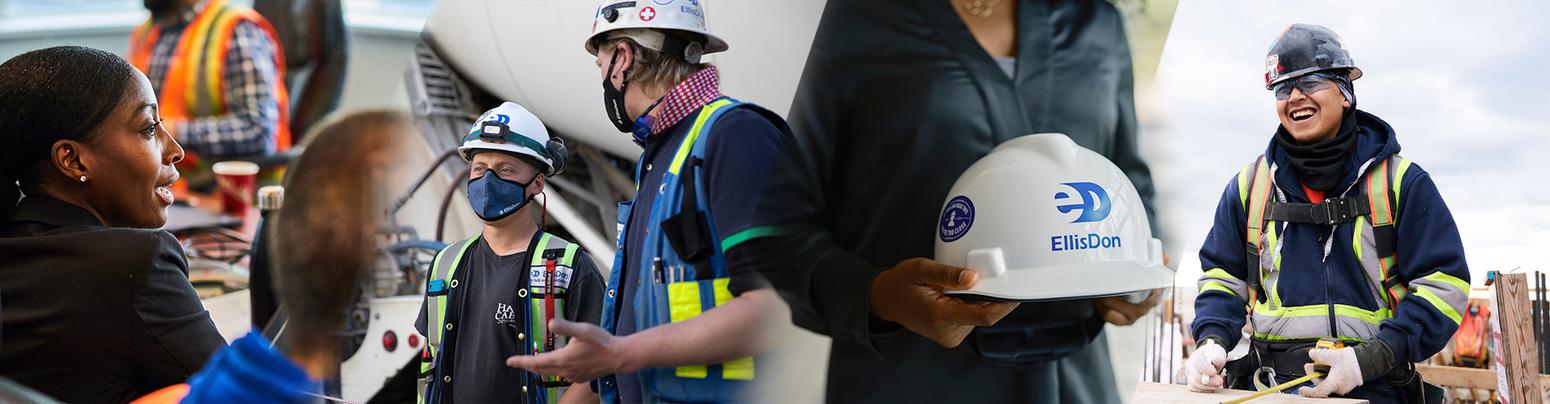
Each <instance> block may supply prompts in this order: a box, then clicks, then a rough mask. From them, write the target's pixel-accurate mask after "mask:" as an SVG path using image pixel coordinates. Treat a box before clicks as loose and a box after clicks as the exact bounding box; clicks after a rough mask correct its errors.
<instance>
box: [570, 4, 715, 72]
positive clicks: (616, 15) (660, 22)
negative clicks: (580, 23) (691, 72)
mask: <svg viewBox="0 0 1550 404" xmlns="http://www.w3.org/2000/svg"><path fill="white" fill-rule="evenodd" d="M700 1H702V0H623V1H621V0H602V1H599V2H598V5H597V12H595V13H594V14H593V15H592V35H588V36H587V42H586V44H584V46H586V49H587V52H588V53H591V54H593V55H597V45H598V42H600V41H601V40H604V39H612V38H618V37H629V38H631V39H634V40H635V42H636V43H639V44H640V45H641V46H644V47H646V48H648V49H651V50H654V51H657V52H662V53H665V54H669V55H674V56H678V57H681V58H683V59H685V60H688V61H689V62H690V63H699V60H700V56H701V55H705V54H711V53H716V52H721V51H725V50H727V43H726V41H723V40H721V38H720V37H717V36H715V35H713V34H711V33H710V31H706V30H705V10H704V9H703V8H701V7H700ZM668 30H673V31H678V33H677V34H676V35H669V33H668V32H665V31H668ZM684 33H687V34H690V35H683V34H684ZM700 38H704V39H703V40H701V39H700Z"/></svg>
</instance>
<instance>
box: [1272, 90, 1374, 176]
mask: <svg viewBox="0 0 1550 404" xmlns="http://www.w3.org/2000/svg"><path fill="white" fill-rule="evenodd" d="M1356 137H1357V134H1356V108H1354V107H1353V108H1346V109H1345V111H1342V115H1341V117H1340V129H1339V131H1338V132H1336V133H1335V137H1332V138H1329V139H1325V140H1323V141H1320V142H1317V143H1311V144H1301V143H1298V142H1297V139H1295V138H1293V137H1292V134H1291V133H1289V132H1287V131H1286V128H1285V127H1281V128H1279V129H1277V130H1276V143H1277V144H1278V145H1280V146H1281V149H1283V150H1285V151H1286V159H1287V160H1288V161H1290V162H1291V163H1292V169H1293V170H1296V171H1297V179H1300V180H1302V183H1303V185H1307V186H1308V188H1312V189H1316V190H1319V191H1329V190H1330V189H1332V188H1335V187H1336V186H1340V185H1343V184H1340V180H1341V179H1343V178H1345V174H1346V173H1345V167H1346V160H1349V159H1350V158H1351V153H1352V152H1355V151H1356Z"/></svg>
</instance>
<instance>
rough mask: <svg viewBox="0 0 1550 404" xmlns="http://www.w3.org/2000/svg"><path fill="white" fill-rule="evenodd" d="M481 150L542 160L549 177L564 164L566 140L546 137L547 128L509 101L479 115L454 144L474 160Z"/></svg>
mask: <svg viewBox="0 0 1550 404" xmlns="http://www.w3.org/2000/svg"><path fill="white" fill-rule="evenodd" d="M481 150H497V151H503V152H507V153H512V154H516V155H519V156H526V157H530V158H532V159H533V160H536V161H537V162H539V163H543V165H544V166H543V167H539V168H540V169H543V170H544V174H545V175H548V176H551V177H552V176H554V175H556V174H559V173H560V171H562V170H564V168H565V144H564V143H563V142H561V141H560V140H559V139H557V138H551V137H549V129H547V128H544V123H543V122H542V121H539V120H538V117H537V116H534V115H533V113H532V112H528V110H527V108H523V107H522V106H521V105H517V103H514V102H510V101H507V102H504V103H501V105H500V106H498V107H495V109H491V110H489V111H485V112H484V115H480V116H479V120H477V121H474V127H473V128H471V129H469V130H468V134H467V135H464V136H463V145H462V146H460V147H458V148H457V151H458V154H461V155H463V160H465V161H471V160H473V159H474V154H476V153H478V152H479V151H481Z"/></svg>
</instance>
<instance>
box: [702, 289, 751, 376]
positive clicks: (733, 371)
mask: <svg viewBox="0 0 1550 404" xmlns="http://www.w3.org/2000/svg"><path fill="white" fill-rule="evenodd" d="M731 282H732V278H716V279H715V280H713V281H711V288H712V289H714V290H715V293H716V305H717V306H720V305H723V304H726V303H727V302H729V301H732V289H730V288H729V287H728V285H730V284H731ZM721 378H723V379H727V380H753V357H752V356H748V357H742V358H737V359H733V360H730V361H727V362H726V363H723V364H721Z"/></svg>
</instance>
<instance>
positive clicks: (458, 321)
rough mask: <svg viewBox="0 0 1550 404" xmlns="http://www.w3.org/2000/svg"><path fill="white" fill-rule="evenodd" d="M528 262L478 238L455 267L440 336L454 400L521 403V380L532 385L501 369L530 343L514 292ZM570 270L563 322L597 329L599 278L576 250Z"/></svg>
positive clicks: (522, 300) (524, 279)
mask: <svg viewBox="0 0 1550 404" xmlns="http://www.w3.org/2000/svg"><path fill="white" fill-rule="evenodd" d="M550 246H551V248H552V246H553V244H552V243H551V244H550ZM450 258H452V257H447V259H450ZM531 260H532V257H531V256H529V255H528V253H527V252H520V253H514V254H511V255H506V256H500V255H496V254H495V251H493V250H491V249H490V245H489V244H487V243H485V241H484V238H480V239H479V240H478V241H477V242H476V243H475V244H474V245H473V246H472V247H469V249H468V254H467V256H465V257H463V261H462V262H461V263H459V264H458V268H457V273H456V274H454V277H455V278H456V279H458V282H460V283H461V285H459V286H460V287H459V288H458V289H456V292H457V293H455V294H453V295H451V297H450V299H449V300H448V302H447V311H448V313H447V321H448V322H452V323H453V328H454V330H455V332H453V333H449V334H446V335H448V337H446V338H447V340H446V341H443V344H444V346H445V348H444V349H443V352H442V355H447V354H448V352H450V353H451V357H450V362H449V361H447V360H445V359H446V358H444V360H443V361H442V364H447V363H450V364H451V368H450V372H443V374H447V373H450V374H451V375H453V378H452V384H451V385H452V390H451V391H452V397H454V399H455V400H456V401H458V402H477V403H491V402H521V401H522V395H521V394H522V393H521V392H522V383H521V381H526V380H534V378H532V377H530V376H529V375H528V374H527V372H526V371H524V370H521V369H517V368H512V367H508V366H506V358H507V357H509V356H512V355H518V354H521V353H522V352H523V350H522V346H521V345H518V344H519V343H529V344H530V343H532V340H533V338H534V336H532V335H527V334H528V333H530V332H531V331H530V330H531V325H530V324H531V321H532V320H531V319H529V318H528V317H527V316H528V307H529V303H528V298H527V297H518V296H517V291H518V290H519V289H522V288H527V287H528V282H529V281H528V279H529V271H530V268H531V265H530V264H531V262H532V261H531ZM572 265H573V266H572V272H571V276H570V283H569V287H568V288H567V291H566V293H567V295H568V299H569V300H568V301H566V305H565V318H567V319H570V320H572V321H580V322H587V323H592V324H598V319H599V318H600V317H599V316H600V314H601V312H602V310H603V293H602V292H603V278H602V276H601V275H599V274H598V271H597V267H596V265H595V264H593V262H592V259H591V257H589V256H587V254H586V253H585V252H581V251H577V252H576V257H575V261H574V262H572ZM559 286H564V284H563V283H561V284H560V285H559ZM534 314H535V315H540V316H541V315H543V313H534ZM415 328H416V329H418V330H419V331H420V333H421V334H424V333H425V331H426V329H425V310H424V309H423V308H422V309H421V310H420V317H419V319H418V320H416V321H415ZM518 333H522V334H524V335H523V337H524V339H523V340H521V341H519V340H518V339H517V334H518ZM443 370H444V371H445V370H448V369H443ZM438 382H439V381H438ZM528 388H529V389H535V388H538V386H536V385H535V386H529V387H528Z"/></svg>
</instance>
